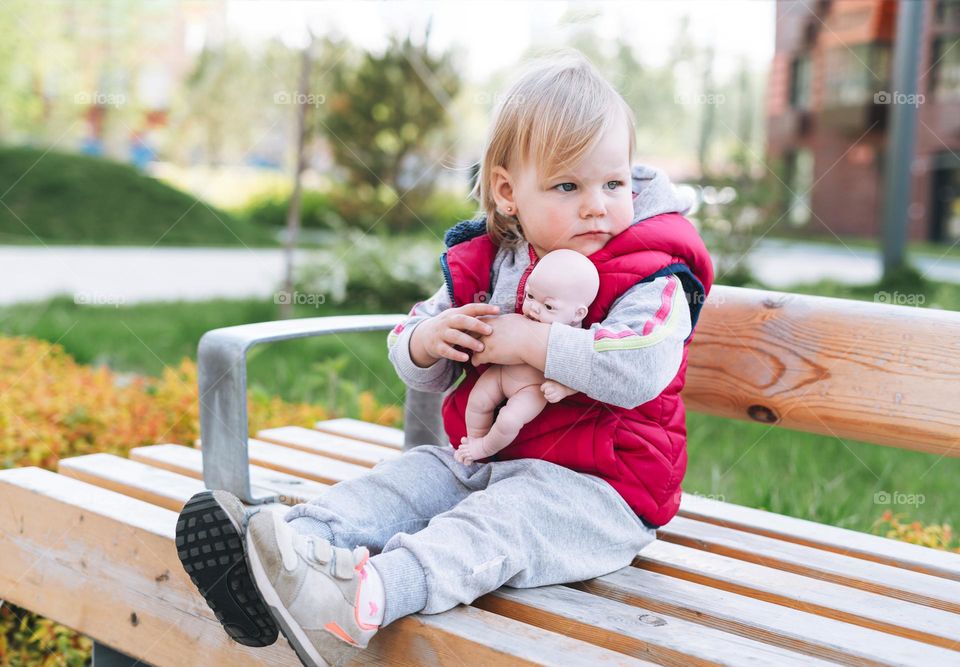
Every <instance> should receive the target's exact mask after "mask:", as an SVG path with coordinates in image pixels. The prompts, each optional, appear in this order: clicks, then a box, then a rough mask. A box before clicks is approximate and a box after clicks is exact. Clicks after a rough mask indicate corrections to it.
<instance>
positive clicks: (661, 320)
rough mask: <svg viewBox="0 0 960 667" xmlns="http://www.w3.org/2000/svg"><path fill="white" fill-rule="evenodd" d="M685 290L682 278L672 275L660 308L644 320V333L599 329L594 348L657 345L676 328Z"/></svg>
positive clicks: (624, 348)
mask: <svg viewBox="0 0 960 667" xmlns="http://www.w3.org/2000/svg"><path fill="white" fill-rule="evenodd" d="M682 297H683V290H682V289H680V279H679V278H677V277H676V276H670V281H669V282H668V283H667V285H666V286H665V287H664V289H663V293H662V294H661V298H660V308H659V309H658V310H657V312H656V313H655V314H654V316H653V317H652V318H650V319H649V320H647V321H646V322H644V324H643V329H642V332H643V333H642V334H637V333H636V332H635V331H632V330H629V329H628V330H627V331H616V332H614V331H610V330H608V329H598V330H597V332H596V333H595V334H594V341H593V349H594V350H595V351H597V352H607V351H609V350H636V349H638V348H642V347H650V346H651V345H656V344H657V343H659V342H660V341H662V340H663V339H664V338H666V337H667V336H669V335H670V334H671V333H672V332H673V331H674V330H675V329H676V328H677V322H678V321H679V320H678V318H677V311H678V310H679V309H680V308H681V307H683V305H684V303H683V298H682Z"/></svg>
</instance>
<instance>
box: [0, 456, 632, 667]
mask: <svg viewBox="0 0 960 667" xmlns="http://www.w3.org/2000/svg"><path fill="white" fill-rule="evenodd" d="M0 504H2V506H3V507H5V508H7V511H4V512H0V537H2V539H0V559H2V562H3V563H4V567H3V568H0V597H3V598H5V599H7V600H10V601H11V602H13V603H15V604H18V605H21V606H25V607H27V608H29V609H31V610H33V611H35V612H37V613H40V614H43V615H45V616H48V617H50V618H53V619H56V620H57V621H58V622H60V623H64V624H65V625H68V626H70V627H73V628H75V629H77V630H78V631H80V632H83V633H85V634H88V635H90V636H92V637H93V638H94V639H96V640H97V641H99V642H102V643H104V644H107V645H108V646H111V647H113V648H116V649H117V650H120V651H122V652H124V653H127V654H128V655H131V656H133V657H134V658H139V659H143V660H149V662H150V664H154V665H158V667H163V666H165V665H171V666H173V665H177V666H179V665H183V664H192V663H194V662H195V661H196V658H197V656H203V663H204V664H251V665H254V664H256V665H278V666H279V665H290V664H296V663H297V658H296V656H295V655H294V653H293V652H292V651H291V650H290V648H289V646H288V645H287V643H286V641H285V640H284V639H282V638H281V639H280V641H278V642H277V644H275V645H273V646H271V647H267V648H258V649H250V648H247V647H244V646H241V645H239V644H237V643H235V642H233V641H231V640H230V639H229V638H228V637H227V636H226V634H225V633H224V632H223V630H222V628H221V627H220V624H219V623H218V622H217V621H216V619H214V617H213V614H212V612H210V610H209V609H208V608H207V606H206V604H205V603H204V602H203V599H202V598H201V597H200V596H199V594H197V592H196V590H195V589H194V588H193V585H192V584H191V583H190V580H189V578H188V577H187V575H186V573H185V572H184V571H183V568H182V567H181V566H180V561H179V560H178V559H177V555H176V549H175V547H174V544H173V535H174V528H175V525H176V519H177V514H176V513H175V512H171V511H169V510H166V509H163V508H160V507H157V506H155V505H151V504H149V503H146V502H143V501H140V500H136V499H134V498H129V497H126V496H123V495H120V494H118V493H115V492H113V491H109V490H106V489H102V488H99V487H96V486H93V485H90V484H86V483H84V482H81V481H78V480H75V479H72V478H69V477H65V476H63V475H57V474H55V473H52V472H49V471H46V470H42V469H39V468H14V469H10V470H4V471H0ZM463 656H469V657H470V658H471V660H474V659H475V660H478V661H482V662H485V663H488V664H493V665H513V664H557V663H559V662H561V661H562V662H564V663H570V664H578V665H584V666H585V667H589V666H590V665H594V664H597V663H599V664H604V665H607V664H609V665H628V664H629V665H634V664H637V661H636V660H633V659H630V658H628V657H627V656H624V655H622V654H618V653H616V652H614V651H610V650H606V649H603V648H600V647H597V646H593V645H591V644H588V643H585V642H581V641H578V640H575V639H570V638H567V637H563V636H561V635H557V634H556V633H552V632H549V631H545V630H542V629H540V628H536V627H533V626H529V625H524V624H522V623H519V622H517V621H514V620H512V619H508V618H504V617H498V616H496V615H494V614H490V613H489V612H485V611H482V610H479V609H473V608H469V607H458V608H457V609H453V610H451V611H449V612H446V613H445V614H439V615H433V616H430V615H415V616H411V617H407V618H404V619H401V620H399V621H397V622H396V623H394V624H391V625H390V626H388V627H387V628H384V629H383V631H382V632H380V633H378V634H377V636H376V637H375V638H374V639H373V641H372V642H371V647H370V648H369V649H368V650H367V651H365V652H364V653H363V654H361V658H359V659H358V660H356V661H354V663H355V664H369V662H371V661H372V660H387V659H389V660H390V661H391V663H397V664H409V665H418V664H424V663H426V662H431V661H436V660H437V659H441V660H442V662H443V664H462V663H461V662H460V660H461V659H463Z"/></svg>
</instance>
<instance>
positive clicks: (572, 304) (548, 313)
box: [522, 249, 599, 326]
mask: <svg viewBox="0 0 960 667" xmlns="http://www.w3.org/2000/svg"><path fill="white" fill-rule="evenodd" d="M598 288H599V277H598V276H597V270H596V268H595V267H594V266H593V264H591V263H590V260H588V259H587V258H585V257H584V256H583V255H580V254H578V253H576V252H575V251H572V250H566V249H563V250H558V251H556V252H552V253H548V254H547V255H546V256H544V258H543V259H541V260H540V261H539V262H538V263H537V265H536V266H535V267H534V269H533V271H531V272H530V275H529V276H528V277H527V282H526V283H525V284H524V297H523V306H522V312H523V314H524V315H525V316H526V317H528V318H530V319H532V320H536V321H538V322H544V323H546V324H550V323H552V322H559V323H561V324H569V325H572V326H580V323H581V322H582V321H583V318H584V317H585V316H586V314H587V310H588V309H589V307H590V304H591V303H593V300H594V298H596V295H597V289H598Z"/></svg>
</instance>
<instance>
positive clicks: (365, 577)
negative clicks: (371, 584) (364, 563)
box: [360, 569, 367, 581]
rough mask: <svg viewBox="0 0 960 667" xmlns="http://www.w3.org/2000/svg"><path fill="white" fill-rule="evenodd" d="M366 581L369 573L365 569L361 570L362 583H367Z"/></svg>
mask: <svg viewBox="0 0 960 667" xmlns="http://www.w3.org/2000/svg"><path fill="white" fill-rule="evenodd" d="M366 580H367V571H366V570H365V569H364V570H360V581H366Z"/></svg>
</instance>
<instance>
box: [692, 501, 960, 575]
mask: <svg viewBox="0 0 960 667" xmlns="http://www.w3.org/2000/svg"><path fill="white" fill-rule="evenodd" d="M680 515H681V516H684V517H687V518H688V519H695V520H697V521H703V522H707V523H714V524H717V525H719V526H725V527H727V528H733V529H735V530H740V531H746V532H750V533H757V534H758V535H765V536H766V537H773V538H776V539H779V540H786V541H788V542H795V543H797V544H804V545H806V546H810V547H815V548H817V549H824V550H826V551H834V552H836V553H841V554H846V555H849V556H856V557H857V558H863V559H866V560H872V561H875V562H877V563H884V564H885V565H892V566H895V567H903V568H906V569H909V570H915V571H917V572H923V573H924V574H930V575H934V576H937V577H944V578H947V579H954V580H956V581H960V557H958V556H957V555H956V554H954V553H950V552H947V551H940V550H938V549H931V548H929V547H922V546H920V545H917V544H910V543H909V542H902V541H900V540H894V539H890V538H886V537H880V536H878V535H870V534H868V533H861V532H859V531H856V530H848V529H846V528H838V527H836V526H831V525H828V524H821V523H817V522H815V521H807V520H806V519H797V518H795V517H791V516H784V515H782V514H777V513H775V512H768V511H766V510H760V509H754V508H752V507H745V506H743V505H734V504H733V503H727V502H721V501H718V500H713V499H710V498H701V497H699V496H697V495H695V494H689V493H684V494H683V497H682V498H681V500H680Z"/></svg>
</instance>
